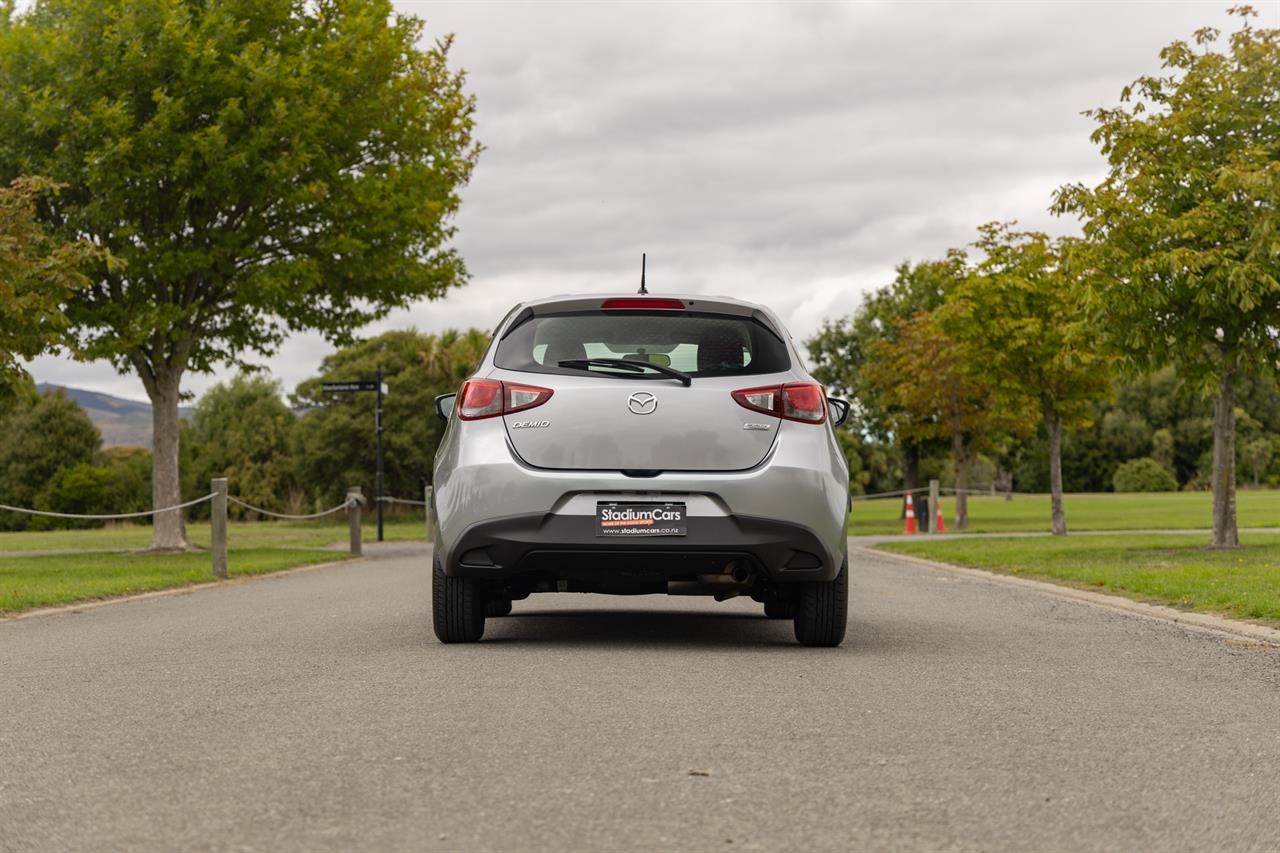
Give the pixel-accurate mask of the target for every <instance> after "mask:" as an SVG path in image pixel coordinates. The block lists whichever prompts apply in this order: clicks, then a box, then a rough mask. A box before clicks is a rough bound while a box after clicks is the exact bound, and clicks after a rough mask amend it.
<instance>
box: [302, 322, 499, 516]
mask: <svg viewBox="0 0 1280 853" xmlns="http://www.w3.org/2000/svg"><path fill="white" fill-rule="evenodd" d="M488 344H489V336H488V335H487V334H486V333H484V332H482V331H479V330H477V329H470V330H468V331H466V332H457V331H453V330H449V331H445V332H443V333H441V334H440V335H426V334H422V333H420V332H417V331H415V330H412V329H409V330H404V331H395V332H387V333H385V334H382V335H378V336H377V337H374V338H370V339H369V340H365V341H360V342H358V343H356V344H353V345H351V346H348V347H344V348H343V349H340V350H338V351H337V352H335V353H334V354H333V355H331V356H329V357H327V358H326V359H325V360H324V361H323V362H322V363H321V365H320V376H318V377H315V378H314V379H308V380H307V381H305V382H303V383H301V384H300V385H299V386H298V389H297V392H296V394H295V395H294V398H293V399H294V404H295V405H296V406H297V407H298V408H300V409H303V410H306V414H305V415H304V416H303V417H302V420H301V421H300V422H299V424H298V429H297V432H296V439H295V445H294V451H293V452H294V458H295V460H296V465H297V471H298V478H299V480H300V482H301V483H302V484H303V485H304V487H305V488H306V491H307V494H308V496H309V497H310V498H311V499H312V500H313V501H314V502H315V503H316V504H317V505H322V506H332V505H333V504H334V503H336V502H337V501H339V500H341V499H342V496H343V495H344V494H345V493H346V490H347V487H348V486H354V485H360V486H362V487H363V488H364V491H365V494H366V495H372V494H373V493H374V489H373V482H374V471H375V452H374V433H373V409H374V395H373V394H325V393H324V392H323V391H322V390H321V387H320V386H321V384H322V383H324V382H349V381H354V380H359V379H369V378H372V377H373V375H374V373H375V371H376V370H377V369H378V367H379V366H381V367H382V371H383V377H384V381H385V382H386V384H387V389H388V393H387V397H386V400H385V401H384V403H383V429H384V433H383V440H384V458H385V468H386V480H385V484H384V487H385V489H386V492H387V494H388V495H390V496H393V497H410V498H415V499H417V498H418V495H419V492H420V489H421V484H422V482H423V481H424V480H425V481H429V480H430V477H431V464H432V459H433V458H434V456H435V449H436V445H438V444H439V443H440V437H441V435H442V434H443V432H444V424H443V423H442V422H441V421H440V419H439V418H438V417H436V414H435V404H434V400H435V397H436V396H437V395H439V394H448V393H451V392H453V391H457V390H458V386H460V385H461V384H462V381H463V380H464V379H466V378H467V377H469V376H471V374H473V373H474V372H475V369H476V366H477V365H478V364H479V363H480V359H481V358H482V357H483V356H484V351H485V348H486V347H487V346H488Z"/></svg>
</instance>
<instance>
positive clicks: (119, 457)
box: [31, 447, 151, 527]
mask: <svg viewBox="0 0 1280 853" xmlns="http://www.w3.org/2000/svg"><path fill="white" fill-rule="evenodd" d="M150 503H151V453H150V452H149V451H146V450H143V449H142V448H140V447H109V448H107V449H105V450H102V451H100V452H99V453H97V454H96V455H95V459H94V461H93V462H92V463H89V462H78V463H76V464H75V465H73V466H71V467H70V468H66V469H64V470H63V471H62V473H61V475H60V476H59V477H58V479H57V480H56V481H55V482H54V483H53V486H52V488H51V489H50V490H49V493H48V497H47V499H46V500H45V501H44V504H45V505H44V506H42V507H41V508H42V509H51V510H54V511H56V512H67V513H78V514H83V515H87V514H93V513H123V512H143V511H145V510H146V509H147V506H148V505H149V504H150ZM101 525H102V522H101V521H90V520H73V519H49V518H43V517H37V518H34V519H32V524H31V526H32V527H37V526H39V527H95V526H101Z"/></svg>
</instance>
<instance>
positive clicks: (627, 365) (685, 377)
mask: <svg viewBox="0 0 1280 853" xmlns="http://www.w3.org/2000/svg"><path fill="white" fill-rule="evenodd" d="M559 365H560V366H561V367H569V368H572V369H574V370H590V369H591V368H593V367H616V368H617V369H619V370H628V371H631V372H632V373H643V372H644V371H645V369H646V368H647V369H649V370H652V371H654V372H655V373H661V374H662V375H663V376H670V377H671V378H672V379H677V380H679V381H680V383H681V384H682V385H684V386H685V387H686V388H687V387H689V386H690V385H692V384H693V377H692V376H690V375H689V374H687V373H685V372H684V371H683V370H676V369H675V368H674V367H667V366H666V365H664V364H650V363H649V362H647V361H636V360H634V359H630V358H570V359H565V360H564V361H561V362H559Z"/></svg>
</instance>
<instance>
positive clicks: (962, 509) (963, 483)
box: [951, 432, 969, 530]
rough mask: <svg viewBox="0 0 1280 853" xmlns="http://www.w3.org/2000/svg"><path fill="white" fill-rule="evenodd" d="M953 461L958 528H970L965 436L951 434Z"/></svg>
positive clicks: (967, 455) (967, 459) (967, 460)
mask: <svg viewBox="0 0 1280 853" xmlns="http://www.w3.org/2000/svg"><path fill="white" fill-rule="evenodd" d="M951 462H952V464H953V465H954V466H955V472H956V530H967V529H968V528H969V453H968V451H967V450H966V449H965V446H964V436H963V435H961V434H960V433H958V432H956V433H952V435H951Z"/></svg>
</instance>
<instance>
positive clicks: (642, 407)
mask: <svg viewBox="0 0 1280 853" xmlns="http://www.w3.org/2000/svg"><path fill="white" fill-rule="evenodd" d="M627 408H628V409H630V410H631V414H633V415H652V414H653V410H654V409H656V408H658V398H657V397H655V396H653V395H652V394H650V393H649V392H648V391H637V392H636V393H634V394H632V395H631V396H630V397H628V398H627Z"/></svg>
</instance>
